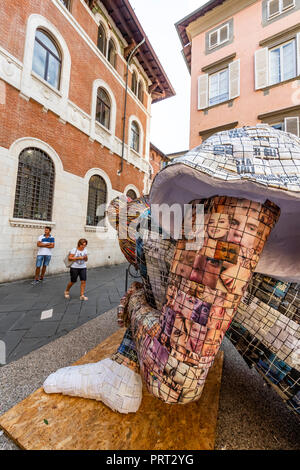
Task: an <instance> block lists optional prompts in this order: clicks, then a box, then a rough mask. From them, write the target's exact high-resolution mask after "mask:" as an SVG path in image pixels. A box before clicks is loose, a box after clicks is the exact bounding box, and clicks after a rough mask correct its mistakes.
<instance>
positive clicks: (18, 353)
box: [7, 338, 48, 362]
mask: <svg viewBox="0 0 300 470" xmlns="http://www.w3.org/2000/svg"><path fill="white" fill-rule="evenodd" d="M47 343H48V340H47V338H22V341H20V342H19V344H18V345H17V347H16V348H15V349H14V350H13V352H12V353H11V354H9V355H8V357H7V362H12V361H16V360H18V359H20V358H21V357H23V356H25V355H26V354H29V353H30V352H31V351H34V350H35V349H38V348H40V347H41V346H44V345H45V344H47Z"/></svg>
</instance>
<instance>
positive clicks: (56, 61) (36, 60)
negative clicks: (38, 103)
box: [32, 29, 61, 89]
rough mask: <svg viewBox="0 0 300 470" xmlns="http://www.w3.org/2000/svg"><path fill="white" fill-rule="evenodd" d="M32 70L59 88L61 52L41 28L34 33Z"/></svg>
mask: <svg viewBox="0 0 300 470" xmlns="http://www.w3.org/2000/svg"><path fill="white" fill-rule="evenodd" d="M32 70H33V71H34V72H35V73H37V74H38V75H39V76H40V77H42V78H43V79H44V80H46V82H48V83H49V84H50V85H52V86H53V87H54V88H57V89H58V88H59V84H60V83H59V82H60V72H61V53H60V51H59V49H58V47H57V46H56V44H55V43H54V41H53V39H51V37H50V36H49V35H48V34H47V33H46V32H45V31H42V30H41V29H37V31H36V34H35V41H34V51H33V61H32Z"/></svg>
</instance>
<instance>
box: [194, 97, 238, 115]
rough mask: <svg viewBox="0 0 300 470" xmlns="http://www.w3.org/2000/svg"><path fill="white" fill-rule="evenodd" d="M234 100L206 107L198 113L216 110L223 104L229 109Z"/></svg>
mask: <svg viewBox="0 0 300 470" xmlns="http://www.w3.org/2000/svg"><path fill="white" fill-rule="evenodd" d="M234 100H235V98H233V99H230V100H226V101H222V102H221V103H216V104H212V105H211V106H207V108H204V109H201V110H199V111H203V112H204V113H207V112H208V111H209V110H210V109H213V108H216V107H217V106H222V105H223V104H227V105H228V107H229V108H230V107H231V106H232V105H233V101H234Z"/></svg>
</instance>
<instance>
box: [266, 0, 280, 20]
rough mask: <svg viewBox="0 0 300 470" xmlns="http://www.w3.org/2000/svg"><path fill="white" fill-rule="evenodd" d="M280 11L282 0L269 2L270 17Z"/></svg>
mask: <svg viewBox="0 0 300 470" xmlns="http://www.w3.org/2000/svg"><path fill="white" fill-rule="evenodd" d="M279 13H280V1H279V0H271V1H270V2H269V3H268V17H269V18H271V17H272V16H274V15H278V14H279Z"/></svg>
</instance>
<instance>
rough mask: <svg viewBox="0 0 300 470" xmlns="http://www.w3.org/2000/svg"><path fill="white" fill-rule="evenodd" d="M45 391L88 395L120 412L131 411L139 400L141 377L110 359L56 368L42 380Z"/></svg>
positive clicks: (136, 408)
mask: <svg viewBox="0 0 300 470" xmlns="http://www.w3.org/2000/svg"><path fill="white" fill-rule="evenodd" d="M43 387H44V391H45V392H46V393H63V394H64V395H70V396H76V397H83V398H91V399H94V400H98V401H102V402H103V403H104V404H105V405H107V406H109V408H111V409H112V410H116V411H119V412H120V413H135V412H136V411H137V410H138V409H139V407H140V404H141V401H142V379H141V377H140V375H139V374H136V373H135V372H133V371H132V370H131V369H128V367H126V366H123V365H122V364H118V363H117V362H115V361H112V360H111V359H109V358H107V359H103V360H102V361H99V362H96V363H94V364H84V365H82V366H71V367H64V368H63V369H59V370H58V371H56V372H54V373H53V374H51V375H49V377H48V378H47V379H46V380H45V382H44V385H43Z"/></svg>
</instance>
